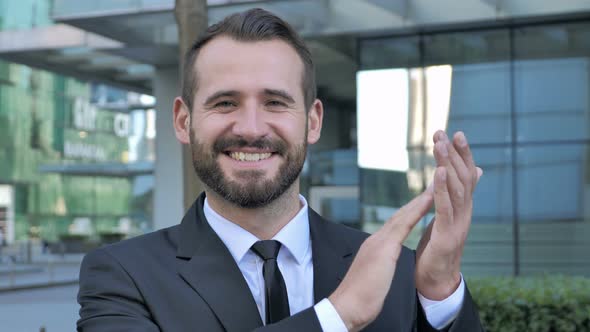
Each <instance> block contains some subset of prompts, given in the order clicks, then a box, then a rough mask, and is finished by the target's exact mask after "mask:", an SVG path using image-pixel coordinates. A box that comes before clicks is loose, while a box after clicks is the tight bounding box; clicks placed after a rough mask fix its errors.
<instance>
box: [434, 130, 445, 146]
mask: <svg viewBox="0 0 590 332" xmlns="http://www.w3.org/2000/svg"><path fill="white" fill-rule="evenodd" d="M445 136H446V134H445V132H444V131H442V130H437V131H436V132H435V133H434V135H432V142H433V143H434V144H436V142H438V141H440V140H442V139H443V138H444V137H445Z"/></svg>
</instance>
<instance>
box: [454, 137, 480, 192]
mask: <svg viewBox="0 0 590 332" xmlns="http://www.w3.org/2000/svg"><path fill="white" fill-rule="evenodd" d="M453 145H454V146H455V147H456V150H457V152H458V153H459V155H460V156H461V159H462V160H463V162H464V164H465V166H466V167H467V169H468V170H469V176H470V177H471V188H469V190H470V191H471V192H473V189H474V188H475V185H476V184H477V180H478V179H479V177H478V173H477V169H476V167H475V162H474V161H473V155H472V153H471V149H470V148H469V143H468V142H467V137H465V134H464V133H463V132H461V131H459V132H457V133H455V135H454V136H453Z"/></svg>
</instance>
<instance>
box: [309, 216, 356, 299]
mask: <svg viewBox="0 0 590 332" xmlns="http://www.w3.org/2000/svg"><path fill="white" fill-rule="evenodd" d="M309 226H310V227H309V229H310V233H311V245H312V252H313V278H314V281H313V286H314V300H315V303H317V302H319V301H321V300H322V299H324V298H327V297H328V296H330V294H332V292H334V290H335V289H336V287H338V285H339V284H340V282H341V281H342V278H344V275H345V274H346V271H348V267H349V266H350V263H351V261H352V254H353V250H352V249H350V248H349V247H348V245H347V243H346V239H344V238H338V234H339V232H334V230H333V229H332V228H334V227H338V226H336V225H333V224H331V223H330V222H328V221H326V220H324V219H323V218H322V217H320V215H319V214H317V213H316V212H315V211H313V210H312V209H309Z"/></svg>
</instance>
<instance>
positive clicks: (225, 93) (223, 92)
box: [205, 90, 240, 105]
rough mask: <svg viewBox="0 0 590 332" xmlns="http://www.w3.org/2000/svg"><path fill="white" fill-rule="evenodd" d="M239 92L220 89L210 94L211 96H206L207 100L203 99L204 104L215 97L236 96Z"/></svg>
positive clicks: (210, 101) (209, 102) (207, 103)
mask: <svg viewBox="0 0 590 332" xmlns="http://www.w3.org/2000/svg"><path fill="white" fill-rule="evenodd" d="M239 94H240V93H239V92H238V91H235V90H221V91H217V92H215V93H214V94H212V95H211V96H209V97H207V100H205V105H209V104H211V103H212V102H213V101H215V100H216V99H219V98H222V97H236V96H238V95H239Z"/></svg>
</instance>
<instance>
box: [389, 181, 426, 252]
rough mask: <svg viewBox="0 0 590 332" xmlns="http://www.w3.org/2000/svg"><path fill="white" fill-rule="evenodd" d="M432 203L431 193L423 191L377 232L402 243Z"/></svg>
mask: <svg viewBox="0 0 590 332" xmlns="http://www.w3.org/2000/svg"><path fill="white" fill-rule="evenodd" d="M433 202H434V197H433V193H432V192H429V191H428V190H427V191H424V192H423V193H421V194H420V195H418V196H416V197H415V198H414V199H412V200H411V201H410V202H408V203H407V204H406V205H404V206H402V207H401V208H400V209H399V210H398V211H397V212H396V213H395V214H394V215H393V216H391V218H389V220H388V221H387V222H386V223H385V224H384V225H383V227H382V228H381V229H380V230H379V231H378V232H383V233H385V234H386V236H388V237H389V238H391V239H392V240H396V241H398V243H402V242H403V241H405V239H406V238H407V237H408V235H409V234H410V232H411V231H412V229H413V228H414V226H416V224H417V223H418V221H420V219H422V217H423V216H424V215H426V213H427V212H428V211H429V210H430V208H431V207H432V203H433Z"/></svg>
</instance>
